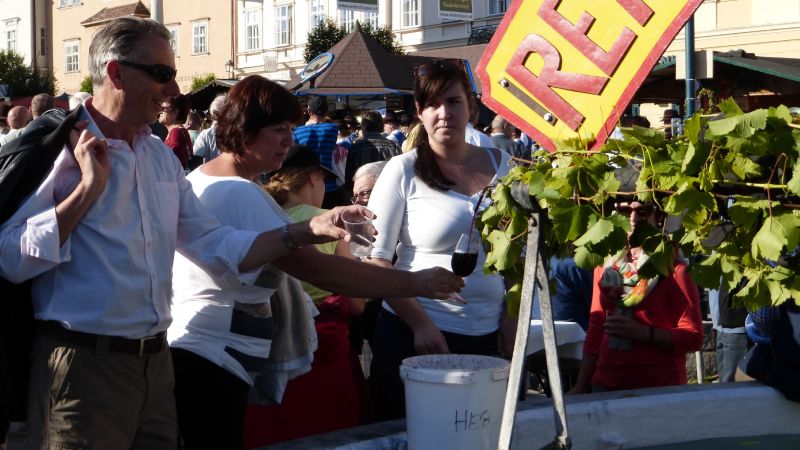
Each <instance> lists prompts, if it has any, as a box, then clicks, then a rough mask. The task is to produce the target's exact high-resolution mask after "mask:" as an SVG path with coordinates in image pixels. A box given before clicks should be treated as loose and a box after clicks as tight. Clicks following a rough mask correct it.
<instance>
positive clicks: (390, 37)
mask: <svg viewBox="0 0 800 450" xmlns="http://www.w3.org/2000/svg"><path fill="white" fill-rule="evenodd" d="M361 29H362V30H363V31H364V33H367V35H368V36H370V37H372V38H373V39H375V40H376V41H378V43H379V44H381V47H383V48H385V49H386V51H387V52H389V53H391V54H394V55H402V54H404V53H405V51H404V50H403V43H402V42H400V40H399V39H398V38H397V35H395V34H394V32H392V29H391V28H389V27H386V26H383V27H375V28H373V27H372V24H371V23H369V22H367V23H365V24H361Z"/></svg>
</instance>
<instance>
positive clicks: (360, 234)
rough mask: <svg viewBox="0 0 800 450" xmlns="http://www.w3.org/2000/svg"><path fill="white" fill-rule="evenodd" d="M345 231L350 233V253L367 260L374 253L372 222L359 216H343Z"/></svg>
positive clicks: (347, 214) (346, 213) (352, 214)
mask: <svg viewBox="0 0 800 450" xmlns="http://www.w3.org/2000/svg"><path fill="white" fill-rule="evenodd" d="M342 222H344V229H345V230H347V232H348V233H350V253H352V254H353V256H355V257H357V258H366V257H368V256H369V254H370V253H371V252H372V230H373V229H374V228H373V227H372V220H371V219H368V218H366V217H364V216H361V215H359V214H354V213H349V212H345V213H343V214H342Z"/></svg>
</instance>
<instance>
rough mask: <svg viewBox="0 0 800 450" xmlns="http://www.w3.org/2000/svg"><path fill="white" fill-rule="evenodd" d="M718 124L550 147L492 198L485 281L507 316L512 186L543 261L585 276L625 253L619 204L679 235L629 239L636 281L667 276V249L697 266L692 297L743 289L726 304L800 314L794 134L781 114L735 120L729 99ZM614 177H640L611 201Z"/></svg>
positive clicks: (519, 259) (516, 222) (519, 221)
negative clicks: (640, 207)
mask: <svg viewBox="0 0 800 450" xmlns="http://www.w3.org/2000/svg"><path fill="white" fill-rule="evenodd" d="M717 106H718V108H719V111H720V112H721V113H722V114H718V115H715V116H709V115H701V114H696V115H695V116H693V117H692V118H691V119H689V120H688V121H687V122H686V125H685V134H684V135H683V136H680V137H678V138H676V139H673V140H667V139H666V138H665V136H664V134H663V132H661V131H658V130H654V129H649V128H641V127H637V126H634V127H632V128H623V129H622V132H623V135H624V139H623V140H621V141H616V140H611V141H609V142H608V143H607V144H605V145H604V146H603V147H602V148H601V149H600V151H597V152H590V151H588V150H587V147H588V145H587V142H586V141H585V140H581V139H575V140H571V141H564V142H559V144H558V148H557V150H556V151H555V152H554V153H549V152H547V151H539V152H537V153H536V154H535V155H534V157H533V161H527V162H526V163H524V164H520V165H518V166H516V167H514V168H512V169H511V170H510V171H509V174H508V175H507V176H506V177H504V178H502V179H501V180H500V182H499V183H498V184H497V186H496V187H495V188H494V189H493V191H492V194H491V198H492V204H491V206H489V207H488V208H486V209H485V210H484V211H483V213H482V215H481V216H480V217H479V218H478V219H477V226H478V229H479V230H481V233H482V236H483V238H484V240H485V241H487V242H488V243H489V244H490V247H491V249H490V251H489V253H488V254H487V258H486V264H485V266H484V271H485V272H487V273H500V274H502V275H503V276H504V277H505V278H506V280H507V283H509V284H510V285H511V287H510V289H509V290H508V291H507V294H506V298H505V299H506V303H507V309H508V311H509V313H510V314H512V315H516V314H517V312H518V310H519V301H520V294H521V291H522V289H521V285H522V278H523V272H524V263H525V256H524V254H523V249H524V244H525V243H526V239H527V227H528V218H529V214H530V213H529V212H527V211H528V210H527V209H525V208H524V207H522V206H520V204H519V203H518V202H517V201H515V200H514V196H513V195H512V190H518V189H519V188H520V186H522V188H523V189H526V190H527V194H529V195H530V197H531V200H532V201H533V202H535V204H536V206H538V207H539V208H540V211H541V214H540V221H541V223H540V224H538V225H539V226H540V230H539V232H540V235H541V236H542V244H541V245H540V248H541V249H542V251H543V260H545V261H547V260H548V259H549V257H550V256H554V255H555V256H561V257H563V256H573V257H574V258H575V262H576V263H577V265H578V266H580V267H584V268H590V269H591V268H594V267H597V266H599V265H602V264H603V262H604V261H605V260H606V258H608V257H609V256H610V255H614V254H617V253H619V252H620V251H622V250H623V249H624V247H625V245H626V243H627V234H628V232H629V230H630V224H629V222H628V219H627V217H625V216H622V215H619V214H616V213H615V212H614V209H613V207H612V206H611V205H613V202H614V201H615V200H617V199H618V198H620V199H621V198H622V197H623V196H628V197H629V196H631V195H633V196H635V197H636V198H637V199H638V200H639V201H643V202H655V203H656V204H657V205H658V206H659V207H660V208H661V209H662V210H663V211H664V212H665V213H666V214H667V215H668V216H671V217H674V219H672V220H679V221H680V227H678V229H677V230H668V229H667V228H666V227H661V228H660V229H658V228H656V227H641V229H639V228H640V227H637V232H636V234H635V235H634V236H632V237H631V240H632V245H641V246H642V247H643V248H644V250H645V253H646V254H647V255H648V256H649V259H648V261H647V263H646V264H645V265H644V266H643V267H642V268H641V269H640V274H641V275H642V276H644V277H647V278H651V277H654V276H656V275H658V274H663V275H667V274H669V272H670V271H671V270H672V268H673V262H674V256H675V249H676V248H680V249H681V250H682V252H683V254H684V255H685V256H686V257H688V258H689V259H690V260H692V261H695V262H694V263H692V264H691V265H690V270H691V275H692V278H693V279H694V281H695V283H697V284H698V285H699V286H702V287H706V288H711V289H717V288H719V287H720V280H722V282H723V283H725V285H727V287H728V289H729V290H731V291H732V290H733V288H734V287H736V286H737V285H739V284H740V283H742V284H743V285H744V287H743V288H742V289H741V290H740V291H739V292H738V293H737V294H736V295H735V296H734V300H735V302H737V303H738V304H740V305H744V306H746V307H748V308H756V307H759V306H764V305H779V304H781V303H783V302H785V301H788V300H789V299H794V301H795V302H796V303H798V304H799V305H800V256H798V253H800V252H798V251H796V249H797V247H798V244H800V170H797V171H794V173H793V171H792V168H793V167H794V166H795V164H796V163H797V160H798V156H800V126H797V125H793V124H792V117H791V114H790V113H789V109H788V108H787V107H785V106H780V107H777V108H769V109H759V110H755V111H752V112H748V113H744V112H742V110H741V109H740V108H739V107H738V105H737V104H736V103H735V102H734V101H733V100H732V99H726V100H724V101H722V102H720V103H719V104H718V105H717ZM615 167H629V168H630V167H638V168H637V169H636V171H638V178H637V179H636V188H635V189H636V190H635V192H633V193H630V192H620V181H619V180H618V179H617V177H616V176H615Z"/></svg>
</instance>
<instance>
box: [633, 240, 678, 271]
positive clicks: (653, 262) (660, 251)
mask: <svg viewBox="0 0 800 450" xmlns="http://www.w3.org/2000/svg"><path fill="white" fill-rule="evenodd" d="M647 256H648V258H647V260H646V261H645V262H644V263H643V264H642V265H641V267H639V274H640V275H641V276H643V277H645V278H655V277H656V276H658V275H669V274H670V272H671V271H672V266H673V265H674V262H675V249H673V248H672V246H671V245H669V243H668V242H667V241H666V240H664V239H662V240H661V242H660V243H659V244H658V246H657V247H656V248H655V250H653V251H652V252H648V253H647Z"/></svg>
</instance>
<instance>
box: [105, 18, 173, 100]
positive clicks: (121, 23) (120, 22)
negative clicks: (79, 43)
mask: <svg viewBox="0 0 800 450" xmlns="http://www.w3.org/2000/svg"><path fill="white" fill-rule="evenodd" d="M150 35H152V36H158V37H161V38H163V39H164V40H166V41H169V40H170V38H171V37H172V36H171V35H170V34H169V30H167V28H166V27H165V26H164V25H162V24H160V23H158V22H156V21H155V20H152V19H142V18H140V17H120V18H118V19H114V20H112V21H111V22H109V24H108V25H106V26H105V27H103V28H102V29H101V30H100V31H98V32H97V34H95V35H94V38H93V39H92V44H91V45H90V46H89V74H90V75H91V77H92V85H94V87H95V88H96V87H99V86H101V85H102V84H103V80H104V79H105V77H106V76H107V73H106V63H107V62H109V61H111V60H119V61H131V62H138V59H139V58H140V57H141V56H142V54H144V53H146V52H147V51H149V50H150V49H148V48H144V47H140V46H138V45H137V44H138V43H139V42H141V41H142V40H143V39H144V38H145V37H147V36H150Z"/></svg>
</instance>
